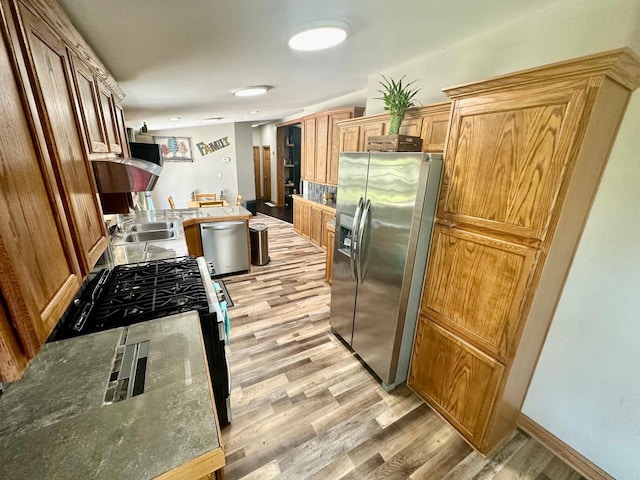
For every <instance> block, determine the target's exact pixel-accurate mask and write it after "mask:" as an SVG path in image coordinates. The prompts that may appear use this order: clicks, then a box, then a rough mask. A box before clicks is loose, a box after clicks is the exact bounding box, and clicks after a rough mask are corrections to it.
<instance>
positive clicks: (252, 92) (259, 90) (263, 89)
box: [233, 85, 271, 97]
mask: <svg viewBox="0 0 640 480" xmlns="http://www.w3.org/2000/svg"><path fill="white" fill-rule="evenodd" d="M269 90H271V87H270V86H269V85H253V86H251V87H244V88H238V89H237V90H234V91H233V94H234V95H235V96H236V97H253V96H256V95H264V94H265V93H267V92H268V91H269Z"/></svg>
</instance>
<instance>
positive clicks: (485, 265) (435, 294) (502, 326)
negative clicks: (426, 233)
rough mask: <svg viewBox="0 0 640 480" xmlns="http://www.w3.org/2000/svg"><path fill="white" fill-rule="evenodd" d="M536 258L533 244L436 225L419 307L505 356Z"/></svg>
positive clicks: (467, 336) (476, 343)
mask: <svg viewBox="0 0 640 480" xmlns="http://www.w3.org/2000/svg"><path fill="white" fill-rule="evenodd" d="M536 258H537V250H534V249H532V248H528V247H523V246H521V245H517V244H514V243H510V242H505V241H501V240H497V239H492V238H489V237H486V236H482V235H477V234H472V233H468V232H464V231H462V230H457V229H455V228H443V227H441V226H439V225H436V226H435V228H434V231H433V238H432V241H431V253H430V255H429V266H428V268H427V275H426V277H425V285H424V290H423V296H422V304H421V312H422V313H424V314H425V315H427V316H429V317H430V318H432V319H434V320H435V321H436V322H438V323H439V324H441V325H443V326H444V327H445V328H447V329H448V330H451V331H454V332H455V333H456V335H458V336H460V337H462V338H465V339H466V340H467V341H469V342H470V343H472V344H474V345H475V346H477V347H478V348H480V349H482V350H484V351H486V352H487V353H490V354H492V355H494V356H497V357H499V358H502V359H503V360H504V359H506V358H507V357H508V355H509V353H510V352H511V351H512V350H513V349H514V348H515V345H514V343H515V342H514V339H515V338H516V335H517V333H518V331H519V327H520V324H521V321H524V319H523V315H522V313H521V311H520V309H521V308H522V307H523V298H524V296H525V292H526V288H527V284H528V282H529V280H530V277H531V275H532V272H533V270H534V264H535V259H536Z"/></svg>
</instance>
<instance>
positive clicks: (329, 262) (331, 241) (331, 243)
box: [324, 230, 336, 284]
mask: <svg viewBox="0 0 640 480" xmlns="http://www.w3.org/2000/svg"><path fill="white" fill-rule="evenodd" d="M335 241H336V234H335V233H334V232H332V231H331V230H329V231H327V257H326V269H325V274H324V278H325V279H326V280H327V282H329V283H330V284H331V283H333V281H332V279H333V251H334V248H335Z"/></svg>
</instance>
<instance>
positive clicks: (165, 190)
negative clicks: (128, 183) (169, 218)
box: [150, 123, 238, 209]
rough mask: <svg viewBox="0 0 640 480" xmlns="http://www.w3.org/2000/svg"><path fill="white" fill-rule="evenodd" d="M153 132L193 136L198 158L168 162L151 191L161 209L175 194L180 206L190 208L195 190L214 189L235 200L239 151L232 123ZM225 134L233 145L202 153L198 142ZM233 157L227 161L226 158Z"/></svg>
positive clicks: (194, 151)
mask: <svg viewBox="0 0 640 480" xmlns="http://www.w3.org/2000/svg"><path fill="white" fill-rule="evenodd" d="M150 134H151V135H160V136H171V135H174V136H180V137H191V147H192V149H193V155H194V162H193V163H187V162H184V163H183V162H165V164H164V167H163V168H162V173H161V174H160V178H159V179H158V183H157V184H156V186H155V188H154V189H153V191H152V192H151V198H152V199H153V203H154V205H155V207H156V208H157V209H161V208H169V202H168V200H167V199H168V197H169V196H170V195H171V196H172V197H173V199H174V200H175V202H176V207H177V208H187V202H188V201H189V199H190V197H191V192H193V191H194V190H195V191H199V192H207V193H208V192H212V193H217V194H218V196H219V195H220V191H221V190H224V194H225V197H227V198H231V199H234V200H235V197H236V194H237V192H238V178H237V158H236V157H237V155H236V141H235V128H234V125H233V124H232V123H228V124H222V125H206V126H202V127H190V128H174V129H171V130H156V131H153V132H150ZM222 137H229V138H228V140H229V143H230V145H229V146H227V147H224V148H221V149H220V150H216V151H214V152H213V153H210V154H208V155H204V156H202V155H200V151H199V150H198V148H197V147H196V143H198V142H204V143H211V142H213V141H215V140H218V139H220V138H222ZM225 157H226V158H229V162H224V161H223V158H225Z"/></svg>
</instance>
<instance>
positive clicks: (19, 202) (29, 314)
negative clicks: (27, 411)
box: [0, 26, 81, 381]
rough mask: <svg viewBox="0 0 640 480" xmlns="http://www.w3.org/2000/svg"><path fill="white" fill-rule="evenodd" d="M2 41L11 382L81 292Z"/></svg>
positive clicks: (1, 243) (5, 361) (3, 231)
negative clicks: (78, 292) (77, 293)
mask: <svg viewBox="0 0 640 480" xmlns="http://www.w3.org/2000/svg"><path fill="white" fill-rule="evenodd" d="M0 29H2V27H1V26H0ZM4 38H5V37H4V35H0V85H2V101H1V102H0V171H2V175H0V258H2V261H0V287H1V294H0V335H1V336H2V338H0V380H2V381H5V380H6V381H9V380H17V379H18V378H19V377H20V374H21V373H22V371H23V370H24V368H26V365H27V359H28V358H29V357H33V356H34V355H35V354H36V353H37V352H38V351H39V350H40V347H41V345H42V344H43V343H44V341H45V340H46V338H47V336H48V335H49V333H50V332H51V329H52V328H53V327H54V326H55V324H56V323H57V321H58V319H59V318H60V316H61V314H62V312H63V311H64V310H65V308H66V307H67V305H69V303H70V302H71V300H73V297H74V296H75V294H76V292H77V290H78V289H79V288H80V283H81V276H80V270H79V267H78V265H77V263H76V262H75V254H74V252H73V247H72V243H71V238H70V236H69V231H68V228H67V225H66V222H65V221H64V215H63V214H62V212H63V206H62V203H61V202H60V200H59V199H60V195H59V193H58V190H57V188H58V186H57V184H56V182H55V181H54V180H53V181H52V180H51V179H52V177H53V174H52V167H51V163H50V162H49V157H48V156H47V151H46V149H42V150H41V149H40V148H39V145H40V144H39V142H37V141H34V139H33V138H32V136H31V135H32V130H31V125H30V123H31V121H32V120H34V123H35V124H39V123H40V122H39V121H38V119H37V116H36V117H35V118H33V119H31V118H30V114H29V112H28V111H26V110H25V103H24V99H23V98H22V97H21V92H22V90H23V88H24V90H29V89H30V87H29V85H28V84H26V85H24V86H23V85H19V84H18V83H17V81H16V78H19V74H18V73H17V69H16V68H15V65H14V63H13V62H11V60H10V57H9V53H8V51H9V50H8V49H7V46H6V44H5V43H4V42H5V41H4ZM38 132H39V133H38V135H42V131H41V130H38ZM14 332H15V334H17V338H16V337H14Z"/></svg>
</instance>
